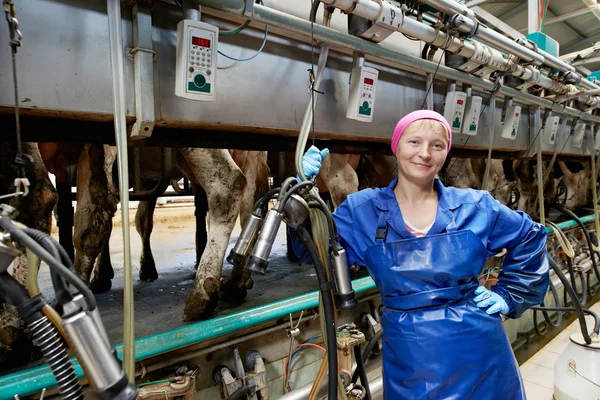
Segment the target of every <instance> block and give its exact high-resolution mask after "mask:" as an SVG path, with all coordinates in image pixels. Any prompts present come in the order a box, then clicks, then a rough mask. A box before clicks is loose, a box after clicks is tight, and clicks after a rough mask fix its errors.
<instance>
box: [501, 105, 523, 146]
mask: <svg viewBox="0 0 600 400" xmlns="http://www.w3.org/2000/svg"><path fill="white" fill-rule="evenodd" d="M520 120H521V106H510V107H508V108H507V109H506V115H505V117H504V127H503V128H502V137H503V138H505V139H512V140H515V139H516V138H517V133H518V132H519V121H520Z"/></svg>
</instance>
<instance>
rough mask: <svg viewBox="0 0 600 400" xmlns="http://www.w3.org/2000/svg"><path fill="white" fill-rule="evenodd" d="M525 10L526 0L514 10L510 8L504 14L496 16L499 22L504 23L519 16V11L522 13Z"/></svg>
mask: <svg viewBox="0 0 600 400" xmlns="http://www.w3.org/2000/svg"><path fill="white" fill-rule="evenodd" d="M526 9H527V0H525V1H524V2H522V3H521V4H519V5H518V6H516V7H515V8H512V9H510V10H509V11H507V12H505V13H504V14H502V15H500V16H498V19H499V20H501V21H506V20H507V19H510V18H512V17H514V16H515V15H517V14H519V13H520V12H521V11H524V10H526Z"/></svg>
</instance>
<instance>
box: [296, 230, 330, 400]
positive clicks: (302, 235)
mask: <svg viewBox="0 0 600 400" xmlns="http://www.w3.org/2000/svg"><path fill="white" fill-rule="evenodd" d="M295 230H296V234H297V235H298V238H299V239H300V240H301V241H302V243H304V246H305V247H306V249H307V250H308V253H309V254H310V257H311V258H312V260H313V265H314V267H315V273H316V274H317V279H318V281H319V290H320V291H321V298H322V299H323V310H324V314H325V330H326V332H327V361H328V363H329V365H328V367H329V376H328V378H327V379H328V387H327V399H328V400H335V399H337V392H338V391H337V380H338V372H337V371H338V360H337V351H336V349H337V340H336V331H335V316H334V314H333V300H332V298H331V288H332V286H331V282H330V281H328V280H327V276H326V275H325V269H324V268H323V264H322V263H321V259H320V258H319V253H317V248H316V247H315V244H314V243H313V241H312V238H311V237H310V235H309V234H308V231H307V230H306V229H305V228H304V227H302V226H299V227H298V228H296V229H295Z"/></svg>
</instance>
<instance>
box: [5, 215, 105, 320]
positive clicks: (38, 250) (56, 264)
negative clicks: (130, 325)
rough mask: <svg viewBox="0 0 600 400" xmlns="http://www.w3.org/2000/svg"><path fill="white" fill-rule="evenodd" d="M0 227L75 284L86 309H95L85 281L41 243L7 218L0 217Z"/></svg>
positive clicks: (94, 300)
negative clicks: (85, 304)
mask: <svg viewBox="0 0 600 400" xmlns="http://www.w3.org/2000/svg"><path fill="white" fill-rule="evenodd" d="M0 227H1V228H3V229H4V230H5V231H7V232H8V233H10V235H11V238H12V239H13V240H15V241H17V242H19V243H21V244H22V245H23V246H25V247H27V248H28V249H30V250H31V251H33V252H34V253H35V254H36V255H37V256H38V257H39V258H41V259H42V260H43V261H44V262H45V263H46V264H48V266H50V268H52V269H54V270H55V271H56V272H57V273H58V274H59V275H60V276H62V277H63V278H65V279H66V280H67V282H69V283H71V285H73V286H75V288H76V289H77V290H79V292H80V293H81V294H83V296H84V297H85V301H86V303H87V306H88V311H93V310H95V309H96V298H95V297H94V295H93V294H92V291H91V290H90V289H89V288H88V287H87V285H86V284H85V283H83V281H82V280H81V279H79V277H78V276H77V275H75V273H74V272H73V271H71V270H70V269H68V268H67V267H65V266H64V265H63V264H62V263H61V262H60V261H58V260H57V259H55V258H54V257H52V255H51V254H50V253H48V252H47V251H46V250H45V249H44V248H43V247H42V246H41V245H39V244H38V243H37V242H36V241H35V240H33V239H32V238H31V237H29V235H27V234H26V233H25V232H23V231H22V230H21V229H19V228H17V227H16V226H15V225H14V224H13V223H12V222H11V221H10V220H9V219H8V218H3V217H0Z"/></svg>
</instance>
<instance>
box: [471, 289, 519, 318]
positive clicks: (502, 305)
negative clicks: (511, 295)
mask: <svg viewBox="0 0 600 400" xmlns="http://www.w3.org/2000/svg"><path fill="white" fill-rule="evenodd" d="M475 294H476V295H477V296H476V297H475V298H474V299H473V301H474V302H475V304H476V305H477V307H480V308H486V307H489V308H488V309H487V310H486V313H488V314H490V315H491V314H495V313H498V312H499V313H501V314H508V312H509V310H510V309H509V307H508V304H506V301H504V299H503V298H502V296H500V295H499V294H498V293H494V292H492V291H491V290H488V289H486V288H485V287H483V286H479V287H478V288H477V289H475Z"/></svg>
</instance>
